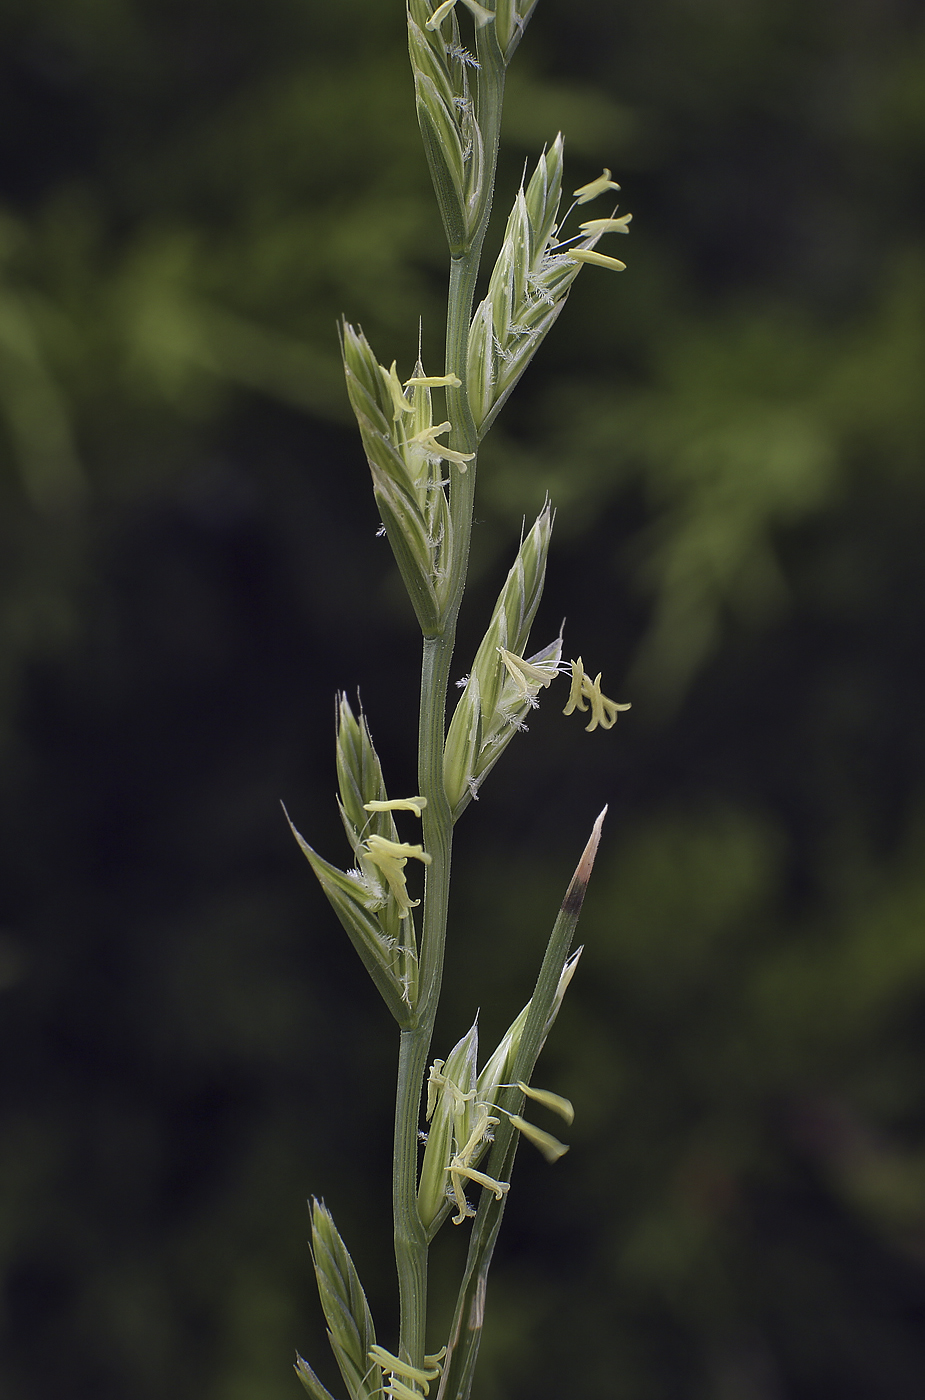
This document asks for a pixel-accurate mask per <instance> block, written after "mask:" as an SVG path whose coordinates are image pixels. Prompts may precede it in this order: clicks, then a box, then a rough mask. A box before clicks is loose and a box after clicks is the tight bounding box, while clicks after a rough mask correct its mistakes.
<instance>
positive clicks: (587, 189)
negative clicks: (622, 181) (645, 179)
mask: <svg viewBox="0 0 925 1400" xmlns="http://www.w3.org/2000/svg"><path fill="white" fill-rule="evenodd" d="M619 188H620V186H619V185H618V184H617V183H616V181H615V180H611V178H610V171H609V170H608V169H607V167H606V166H605V167H604V173H603V175H598V177H597V179H596V180H591V181H589V183H588V184H587V185H579V187H578V189H577V190H573V191H572V193H573V194H574V196H575V199H576V200H577V202H578V203H579V204H587V203H588V201H589V200H590V199H597V197H598V195H599V194H604V193H605V192H606V191H607V190H618V189H619Z"/></svg>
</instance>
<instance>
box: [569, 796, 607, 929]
mask: <svg viewBox="0 0 925 1400" xmlns="http://www.w3.org/2000/svg"><path fill="white" fill-rule="evenodd" d="M606 815H607V808H606V807H605V808H604V810H603V811H602V812H601V813H600V815H599V816H598V818H597V820H596V821H595V823H594V826H593V827H592V828H591V836H590V838H589V840H588V844H587V846H585V848H584V851H583V852H582V856H581V860H580V861H579V862H578V865H577V867H576V869H575V874H574V875H573V876H572V879H571V883H570V885H569V887H568V889H567V890H566V892H565V898H564V900H563V901H562V912H563V913H564V914H569V915H572V916H573V917H574V918H576V919H577V917H578V915H579V913H580V912H581V906H582V903H583V901H584V897H585V891H586V890H587V888H588V881H589V880H590V879H591V871H592V870H593V869H594V858H595V856H596V855H597V848H598V846H599V845H600V843H601V828H602V827H603V825H604V818H605V817H606Z"/></svg>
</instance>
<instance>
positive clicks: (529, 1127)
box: [509, 1113, 568, 1162]
mask: <svg viewBox="0 0 925 1400" xmlns="http://www.w3.org/2000/svg"><path fill="white" fill-rule="evenodd" d="M509 1117H510V1120H511V1124H512V1126H513V1127H515V1128H516V1129H517V1131H518V1132H519V1133H521V1134H522V1135H523V1136H524V1137H525V1138H526V1139H527V1141H528V1142H532V1143H533V1146H534V1147H536V1148H538V1149H539V1151H540V1152H542V1154H543V1156H544V1157H545V1158H546V1161H547V1162H558V1160H559V1158H560V1157H564V1156H565V1154H566V1152H568V1147H567V1146H566V1144H565V1143H564V1142H560V1141H559V1139H558V1138H554V1137H553V1135H552V1133H544V1132H543V1129H542V1128H538V1127H537V1126H536V1124H535V1123H528V1122H527V1120H526V1118H521V1117H520V1114H518V1113H512V1114H510V1115H509Z"/></svg>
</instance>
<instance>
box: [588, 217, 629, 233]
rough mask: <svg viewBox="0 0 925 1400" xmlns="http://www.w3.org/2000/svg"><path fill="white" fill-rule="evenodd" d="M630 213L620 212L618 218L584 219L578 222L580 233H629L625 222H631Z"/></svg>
mask: <svg viewBox="0 0 925 1400" xmlns="http://www.w3.org/2000/svg"><path fill="white" fill-rule="evenodd" d="M632 218H633V216H632V214H621V215H620V217H619V219H586V220H585V222H584V223H583V224H579V228H580V229H581V231H582V233H587V234H595V233H629V229H628V228H627V224H629V223H631V222H632Z"/></svg>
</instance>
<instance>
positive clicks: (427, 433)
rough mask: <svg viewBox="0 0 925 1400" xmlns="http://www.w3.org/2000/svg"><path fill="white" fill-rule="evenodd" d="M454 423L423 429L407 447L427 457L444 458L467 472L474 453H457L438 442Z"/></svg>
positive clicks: (411, 438) (409, 441)
mask: <svg viewBox="0 0 925 1400" xmlns="http://www.w3.org/2000/svg"><path fill="white" fill-rule="evenodd" d="M452 426H453V425H452V423H450V422H449V420H447V422H446V423H436V424H435V423H431V425H430V427H429V428H422V429H421V431H420V432H419V433H415V434H414V436H413V437H410V438H409V439H408V441H407V444H406V446H408V447H417V448H419V449H420V450H421V451H422V452H423V453H424V455H425V456H427V457H442V458H443V459H444V461H446V462H455V464H456V466H458V467H459V470H460V471H461V472H464V471H465V470H466V463H467V462H471V461H472V459H473V457H474V456H475V453H474V452H456V451H455V450H454V449H453V448H452V447H444V446H443V445H442V443H439V442H438V441H437V437H438V436H439V434H440V433H448V432H449V431H450V429H451V427H452Z"/></svg>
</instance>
